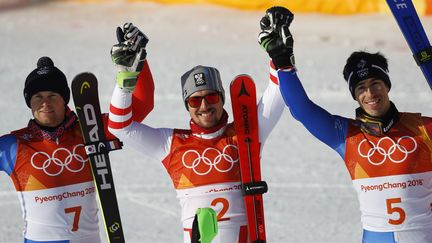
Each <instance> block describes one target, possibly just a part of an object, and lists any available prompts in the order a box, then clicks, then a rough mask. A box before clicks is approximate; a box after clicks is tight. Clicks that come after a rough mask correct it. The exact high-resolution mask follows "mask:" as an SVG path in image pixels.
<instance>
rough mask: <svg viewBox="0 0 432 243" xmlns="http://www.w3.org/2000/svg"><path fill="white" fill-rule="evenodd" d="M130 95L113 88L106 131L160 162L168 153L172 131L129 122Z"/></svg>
mask: <svg viewBox="0 0 432 243" xmlns="http://www.w3.org/2000/svg"><path fill="white" fill-rule="evenodd" d="M131 100H132V94H131V93H130V92H128V91H125V90H123V89H120V88H119V87H118V86H116V87H115V89H114V92H113V95H112V98H111V106H110V112H109V120H108V130H109V131H110V132H111V133H112V134H113V135H115V136H116V137H117V138H119V139H120V140H121V141H122V142H123V144H124V145H125V146H131V147H133V148H134V149H136V150H138V151H140V152H142V153H144V154H146V155H148V156H151V157H153V158H155V159H158V160H159V161H161V160H162V159H164V158H165V157H166V156H167V155H168V153H169V151H170V146H171V141H172V135H173V131H174V130H173V129H170V128H152V127H150V126H147V125H145V124H142V123H138V122H135V121H131V117H132V114H131V113H132V109H131V108H130V107H131V105H132V104H131V103H132V101H131Z"/></svg>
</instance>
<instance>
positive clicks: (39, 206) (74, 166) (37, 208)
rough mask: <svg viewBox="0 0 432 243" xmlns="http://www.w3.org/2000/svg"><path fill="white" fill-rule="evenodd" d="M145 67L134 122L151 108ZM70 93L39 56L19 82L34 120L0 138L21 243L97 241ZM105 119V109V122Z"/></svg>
mask: <svg viewBox="0 0 432 243" xmlns="http://www.w3.org/2000/svg"><path fill="white" fill-rule="evenodd" d="M130 31H131V30H129V31H127V32H130ZM133 41H134V39H133V38H129V39H128V40H126V41H125V43H129V42H133ZM143 48H144V46H143V47H142V49H143ZM130 53H132V54H134V53H135V52H130ZM130 53H129V54H130ZM135 54H136V53H135ZM144 67H145V68H144V69H143V71H142V72H141V76H140V78H139V79H138V80H145V81H139V82H138V83H139V84H137V85H138V86H140V88H139V89H136V90H137V92H134V94H133V96H134V100H135V103H136V104H139V106H138V107H139V109H136V108H135V107H132V109H134V110H137V112H136V116H134V117H133V118H132V119H137V121H141V120H142V119H143V118H144V117H145V116H146V115H147V113H148V112H149V111H150V110H151V109H152V107H153V97H152V96H149V95H148V94H147V95H146V97H143V96H142V95H141V93H140V92H141V90H143V89H146V90H151V89H153V81H152V77H151V74H150V71H149V69H148V66H147V64H146V63H144ZM137 71H139V70H137ZM69 97H70V90H69V87H68V83H67V80H66V76H65V75H64V74H63V72H62V71H60V70H59V69H58V68H57V67H56V66H55V65H54V63H53V61H52V60H51V59H50V58H49V57H42V58H40V59H39V61H38V62H37V68H36V69H35V70H33V71H32V72H31V73H30V74H29V75H28V77H27V79H26V80H25V87H24V99H25V102H26V104H27V106H28V107H29V108H30V109H31V111H32V114H33V119H31V120H30V121H29V123H28V125H27V127H25V128H22V129H20V130H17V131H13V132H11V133H10V134H7V135H4V136H2V137H0V170H1V171H4V172H6V173H7V174H8V175H9V176H10V178H11V179H12V181H13V183H14V186H15V189H16V191H17V193H18V196H19V199H20V202H21V207H22V211H23V219H24V242H26V243H27V242H28V243H31V242H38V243H44V242H46V243H48V242H49V243H100V242H101V239H100V236H99V223H98V205H97V203H96V190H95V184H94V182H93V176H92V172H91V168H90V164H89V162H88V159H87V155H86V153H85V150H84V144H83V143H84V142H83V138H82V135H81V130H80V127H79V124H78V121H77V116H76V115H75V113H74V112H73V111H71V109H69V107H68V105H67V104H68V102H69ZM143 107H144V108H143ZM107 118H108V116H107V114H105V119H104V120H105V122H106V121H107ZM106 133H107V131H106ZM107 135H108V137H110V139H114V137H113V136H112V135H110V134H108V133H107Z"/></svg>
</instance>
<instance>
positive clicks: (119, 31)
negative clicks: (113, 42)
mask: <svg viewBox="0 0 432 243" xmlns="http://www.w3.org/2000/svg"><path fill="white" fill-rule="evenodd" d="M116 36H117V41H118V42H119V43H122V42H124V41H125V38H124V33H123V30H122V28H120V27H117V30H116Z"/></svg>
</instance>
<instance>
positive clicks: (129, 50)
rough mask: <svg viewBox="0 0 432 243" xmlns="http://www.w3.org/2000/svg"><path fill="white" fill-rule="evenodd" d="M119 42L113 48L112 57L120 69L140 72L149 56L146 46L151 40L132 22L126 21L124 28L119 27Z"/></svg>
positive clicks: (117, 30) (117, 31)
mask: <svg viewBox="0 0 432 243" xmlns="http://www.w3.org/2000/svg"><path fill="white" fill-rule="evenodd" d="M116 35H117V40H118V44H115V45H113V47H112V48H111V59H112V60H113V62H114V63H115V64H116V65H117V66H119V67H120V69H122V70H125V71H131V72H140V71H141V70H142V67H143V63H144V60H145V58H146V56H147V52H146V50H145V47H146V45H147V43H148V41H149V39H148V38H147V36H146V35H145V34H144V33H142V32H141V31H140V30H139V29H138V28H137V27H136V26H134V25H133V24H132V23H125V24H124V25H123V29H122V28H120V27H117V29H116Z"/></svg>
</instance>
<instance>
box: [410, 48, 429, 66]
mask: <svg viewBox="0 0 432 243" xmlns="http://www.w3.org/2000/svg"><path fill="white" fill-rule="evenodd" d="M413 56H414V60H415V61H416V63H417V65H419V66H420V65H422V64H423V63H427V62H430V61H432V46H429V47H428V48H426V49H424V50H421V51H419V52H418V53H415V54H414V55H413Z"/></svg>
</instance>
